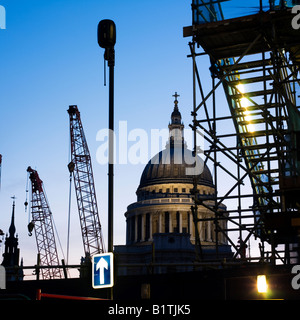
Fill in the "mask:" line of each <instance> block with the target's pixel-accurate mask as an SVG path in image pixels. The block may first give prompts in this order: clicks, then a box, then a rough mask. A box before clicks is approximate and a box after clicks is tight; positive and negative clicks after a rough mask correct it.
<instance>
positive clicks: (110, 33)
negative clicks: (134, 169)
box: [98, 19, 116, 252]
mask: <svg viewBox="0 0 300 320" xmlns="http://www.w3.org/2000/svg"><path fill="white" fill-rule="evenodd" d="M98 44H99V46H100V47H101V48H104V49H105V52H104V59H105V60H107V64H108V67H109V119H108V125H109V136H108V144H109V155H108V248H107V251H108V252H113V222H114V215H113V213H114V211H113V205H114V201H113V199H114V196H113V192H114V66H115V49H114V46H115V44H116V25H115V23H114V22H113V21H112V20H108V19H106V20H101V21H100V22H99V24H98Z"/></svg>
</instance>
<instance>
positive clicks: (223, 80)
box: [183, 0, 300, 264]
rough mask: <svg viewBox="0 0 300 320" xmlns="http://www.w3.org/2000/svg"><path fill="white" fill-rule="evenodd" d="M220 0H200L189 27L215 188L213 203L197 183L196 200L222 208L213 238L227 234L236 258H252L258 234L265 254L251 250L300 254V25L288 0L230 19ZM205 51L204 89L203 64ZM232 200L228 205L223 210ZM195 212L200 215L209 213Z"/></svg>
mask: <svg viewBox="0 0 300 320" xmlns="http://www.w3.org/2000/svg"><path fill="white" fill-rule="evenodd" d="M220 2H223V1H196V0H193V4H192V11H193V25H192V26H190V27H185V28H184V30H183V33H184V37H192V41H191V42H189V48H190V52H191V54H190V55H189V57H190V58H191V59H192V65H193V111H192V117H193V123H192V124H191V128H192V129H193V131H194V152H195V153H197V154H200V153H202V156H203V157H204V160H205V163H206V164H211V167H212V168H213V172H214V182H215V188H216V192H215V195H214V203H215V205H214V207H211V206H206V205H205V203H206V201H205V199H204V198H203V195H201V200H200V197H199V196H198V195H197V193H195V194H194V199H195V204H194V208H193V210H194V211H197V207H198V206H199V205H204V206H206V207H207V208H208V209H210V210H212V211H213V212H214V218H212V220H213V222H214V225H215V233H216V235H215V238H216V239H218V234H219V233H222V234H223V235H225V237H226V238H227V240H228V243H229V244H230V245H231V246H232V248H233V249H234V251H235V253H234V257H233V258H234V259H237V258H239V259H242V260H248V261H250V260H251V257H250V255H248V257H247V256H246V250H245V249H246V247H247V244H248V243H249V240H250V239H252V238H254V239H255V240H258V241H257V243H258V251H259V255H258V257H257V259H256V258H255V259H254V258H253V259H252V260H257V261H259V262H270V263H272V264H277V263H284V264H290V263H299V256H300V253H299V236H300V214H299V207H300V162H299V161H300V152H299V150H300V112H299V108H298V106H299V96H298V94H299V85H300V79H299V68H300V37H299V34H300V30H295V29H293V27H292V25H291V20H292V18H293V15H292V12H291V8H287V7H284V6H282V5H281V4H279V5H277V6H275V5H274V3H271V4H270V8H269V10H268V11H263V8H262V5H261V7H260V8H259V10H258V12H257V13H256V14H253V15H248V16H243V17H238V18H233V19H227V20H225V19H224V16H223V13H222V9H221V4H220ZM271 2H272V1H271ZM280 3H281V2H280ZM200 47H201V48H202V49H203V51H202V52H199V48H200ZM197 51H198V52H197ZM207 58H208V61H209V63H210V68H209V72H210V77H211V88H210V89H208V90H209V92H208V93H207V94H205V93H204V91H205V89H206V88H205V86H207V81H206V82H205V83H203V82H201V79H200V71H199V68H198V66H199V65H201V66H202V65H204V64H201V63H200V62H201V61H202V60H201V59H207ZM204 71H205V70H203V73H204ZM201 77H202V75H201ZM221 87H223V92H222V93H221V94H223V95H224V99H223V100H222V101H220V94H219V90H220V88H221ZM206 90H207V89H206ZM198 96H200V98H198ZM199 100H200V103H199ZM226 104H227V106H226ZM199 135H204V139H205V142H206V143H205V147H204V148H202V149H200V148H199V147H198V145H197V139H199V138H198V137H199ZM225 181H226V183H224V182H225ZM247 184H248V185H249V186H248V187H247ZM194 190H195V191H196V186H195V188H194ZM207 200H208V199H207ZM209 200H211V196H210V199H209ZM224 202H227V214H226V215H225V214H222V213H220V212H219V211H218V210H217V208H218V206H219V204H220V203H224ZM195 217H196V219H194V221H195V223H196V225H197V224H198V223H199V222H201V221H203V219H201V218H198V217H197V214H196V215H195ZM224 219H226V221H227V228H226V229H224V228H223V229H222V228H221V223H220V222H221V221H222V220H224ZM206 220H207V219H206ZM196 229H197V227H196ZM198 243H199V245H200V246H201V243H200V239H199V241H198ZM266 244H268V245H266ZM216 250H217V254H218V242H217V243H216ZM200 251H201V250H200Z"/></svg>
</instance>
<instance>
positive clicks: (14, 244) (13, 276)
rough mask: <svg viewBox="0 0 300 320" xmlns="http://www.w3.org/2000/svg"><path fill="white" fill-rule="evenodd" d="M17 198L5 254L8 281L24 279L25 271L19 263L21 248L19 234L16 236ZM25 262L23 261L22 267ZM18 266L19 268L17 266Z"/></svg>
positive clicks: (6, 239) (3, 262)
mask: <svg viewBox="0 0 300 320" xmlns="http://www.w3.org/2000/svg"><path fill="white" fill-rule="evenodd" d="M15 233H16V227H15V200H14V202H13V206H12V216H11V224H10V227H9V235H8V234H6V238H5V252H4V254H3V261H2V265H3V266H4V267H5V269H6V281H16V280H23V277H24V273H23V269H22V268H18V267H20V265H19V258H20V249H19V248H18V242H19V241H18V235H16V236H15ZM22 264H23V262H22V261H21V267H22ZM16 267H17V268H16Z"/></svg>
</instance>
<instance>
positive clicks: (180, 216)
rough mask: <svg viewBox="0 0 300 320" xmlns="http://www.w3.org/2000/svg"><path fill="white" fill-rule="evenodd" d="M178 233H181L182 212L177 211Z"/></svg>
mask: <svg viewBox="0 0 300 320" xmlns="http://www.w3.org/2000/svg"><path fill="white" fill-rule="evenodd" d="M179 233H182V212H180V211H179Z"/></svg>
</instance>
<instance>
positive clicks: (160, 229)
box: [158, 212, 162, 233]
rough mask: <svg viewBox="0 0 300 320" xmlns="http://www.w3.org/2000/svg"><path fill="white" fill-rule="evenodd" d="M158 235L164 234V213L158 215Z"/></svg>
mask: <svg viewBox="0 0 300 320" xmlns="http://www.w3.org/2000/svg"><path fill="white" fill-rule="evenodd" d="M158 233H162V212H159V213H158Z"/></svg>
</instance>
